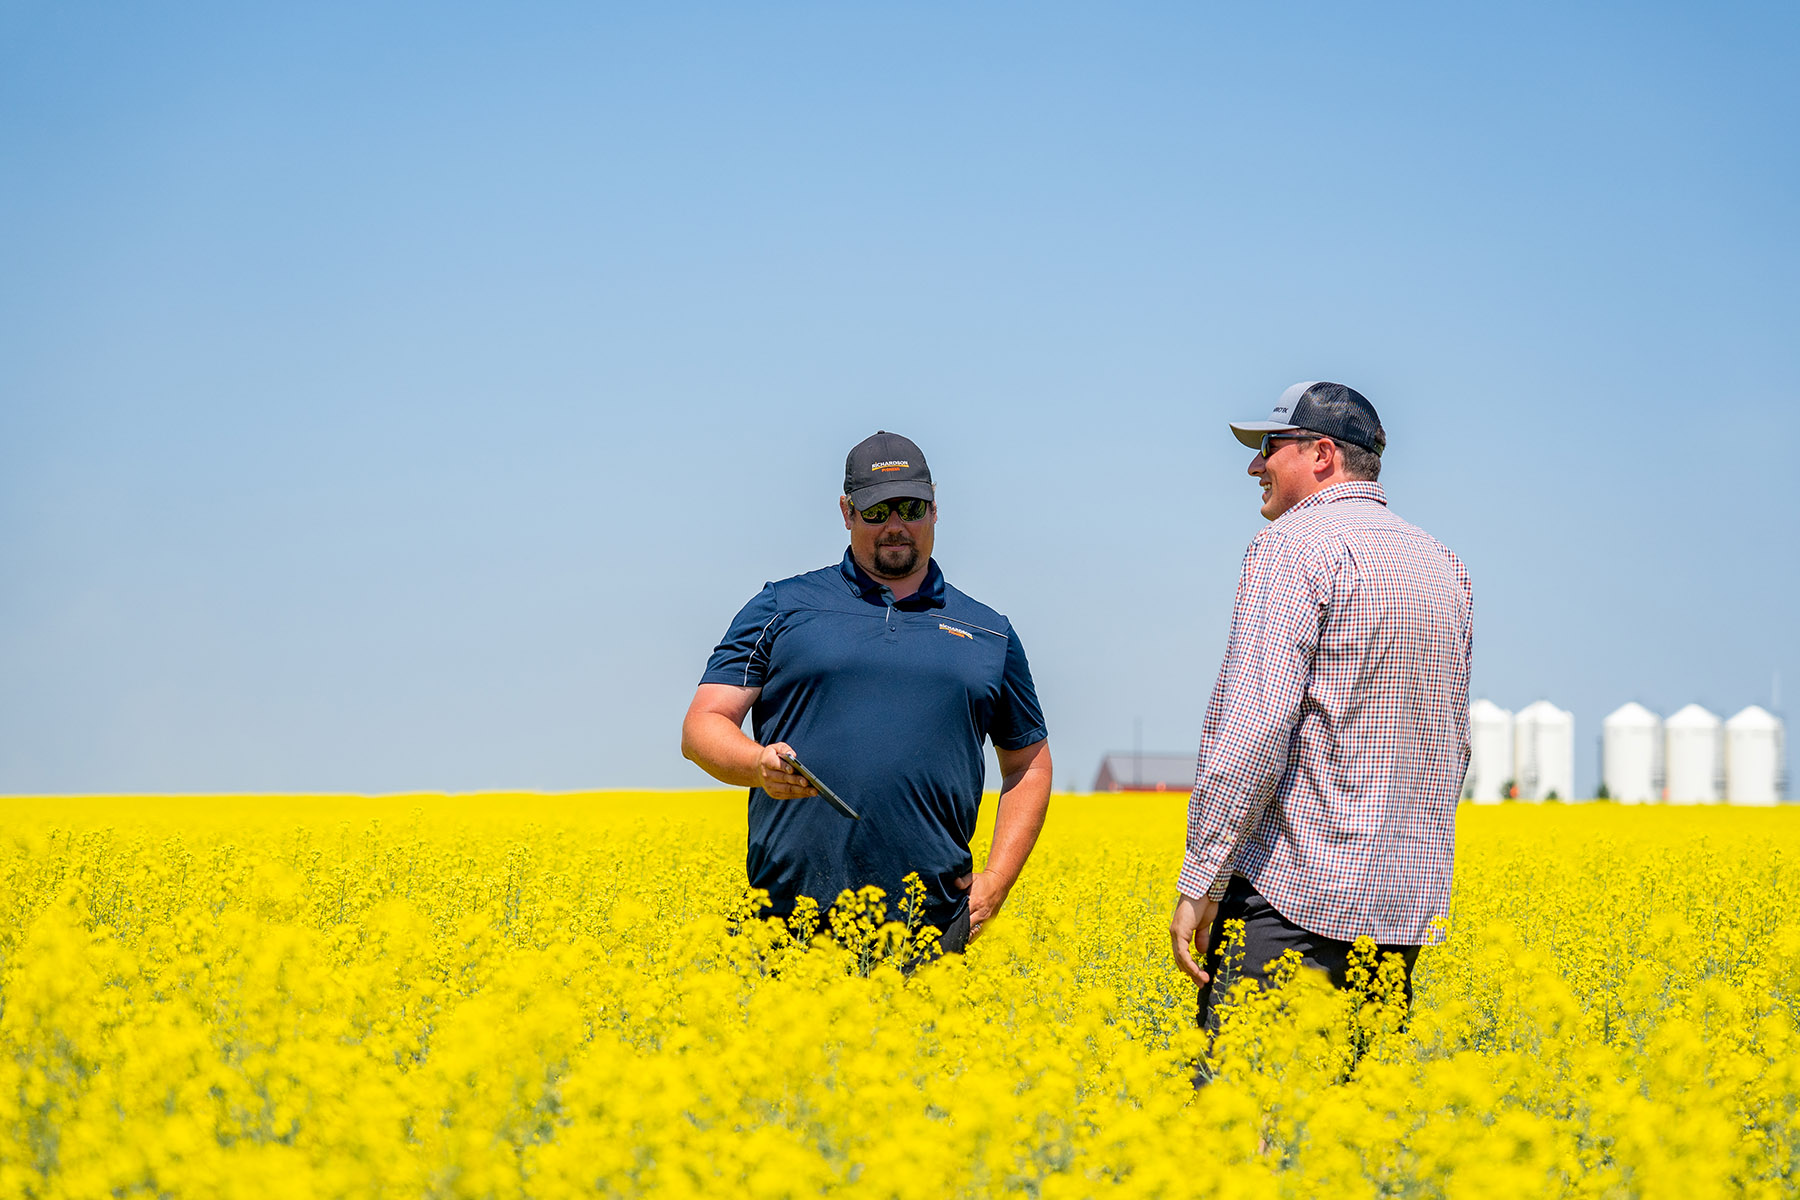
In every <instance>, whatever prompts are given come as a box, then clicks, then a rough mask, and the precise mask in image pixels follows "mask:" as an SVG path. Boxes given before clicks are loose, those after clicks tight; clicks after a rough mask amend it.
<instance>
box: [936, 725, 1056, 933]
mask: <svg viewBox="0 0 1800 1200" xmlns="http://www.w3.org/2000/svg"><path fill="white" fill-rule="evenodd" d="M994 754H995V756H996V757H997V758H999V760H1000V775H1001V780H1000V806H999V810H998V811H997V812H996V813H995V814H994V841H993V845H992V846H991V847H990V848H989V849H988V860H987V870H985V871H978V872H976V873H975V874H974V875H965V876H963V877H962V878H961V879H959V880H957V881H956V882H957V884H958V885H959V886H961V887H965V888H967V889H968V890H969V940H970V941H974V940H975V936H976V933H977V931H978V930H980V928H981V926H982V925H983V924H985V923H986V922H987V921H989V920H991V919H993V917H994V914H996V913H998V912H999V911H1000V906H1001V905H1002V904H1005V903H1006V896H1007V893H1008V892H1011V891H1012V886H1013V884H1014V883H1016V882H1018V879H1019V872H1020V871H1023V870H1024V869H1025V860H1026V859H1027V858H1030V857H1031V848H1032V847H1033V846H1035V845H1036V844H1037V839H1038V834H1039V832H1041V831H1042V830H1043V828H1044V816H1045V814H1046V813H1048V812H1049V811H1050V781H1051V765H1050V739H1048V738H1043V739H1041V740H1039V741H1035V742H1033V743H1032V744H1031V745H1029V746H1022V747H1020V748H1019V749H1017V750H1001V749H999V748H996V749H995V750H994Z"/></svg>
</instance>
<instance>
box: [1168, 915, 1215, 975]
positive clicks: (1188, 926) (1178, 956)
mask: <svg viewBox="0 0 1800 1200" xmlns="http://www.w3.org/2000/svg"><path fill="white" fill-rule="evenodd" d="M1218 915H1219V902H1218V901H1217V900H1211V899H1207V898H1205V897H1199V898H1196V897H1193V896H1177V897H1175V915H1174V916H1173V917H1170V918H1169V941H1170V942H1171V943H1172V944H1173V945H1174V947H1175V965H1176V966H1178V967H1180V968H1181V969H1182V970H1183V971H1185V972H1187V975H1188V978H1190V979H1192V980H1193V981H1194V982H1195V983H1199V984H1204V983H1205V982H1206V981H1207V980H1208V979H1210V978H1211V976H1209V975H1208V974H1207V973H1206V968H1205V967H1202V966H1201V965H1200V964H1201V963H1203V962H1205V961H1206V952H1207V950H1208V949H1210V948H1211V945H1212V926H1213V918H1214V917H1216V916H1218Z"/></svg>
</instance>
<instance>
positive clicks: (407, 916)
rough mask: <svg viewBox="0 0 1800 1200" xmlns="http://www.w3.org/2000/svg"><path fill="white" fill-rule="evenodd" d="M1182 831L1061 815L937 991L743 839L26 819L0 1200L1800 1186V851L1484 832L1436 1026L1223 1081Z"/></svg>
mask: <svg viewBox="0 0 1800 1200" xmlns="http://www.w3.org/2000/svg"><path fill="white" fill-rule="evenodd" d="M1184 806H1185V797H1183V796H1166V795H1165V796H1154V795H1152V796H1133V797H1115V796H1102V797H1057V798H1056V799H1055V800H1054V801H1053V803H1052V806H1051V813H1050V822H1049V825H1048V827H1047V829H1046V832H1045V834H1044V837H1043V840H1042V842H1041V843H1040V845H1039V848H1038V850H1037V852H1036V853H1035V854H1034V855H1033V857H1032V859H1031V862H1030V864H1029V866H1028V868H1027V870H1026V873H1025V876H1024V878H1023V879H1022V880H1021V882H1020V883H1019V885H1018V887H1017V888H1015V890H1014V891H1013V894H1012V896H1011V898H1010V900H1009V901H1008V904H1007V906H1006V910H1005V912H1004V913H1003V914H1002V915H1001V917H1000V918H998V919H997V920H995V921H994V922H992V923H991V924H990V925H989V927H988V928H987V930H986V931H985V932H984V934H983V936H982V937H981V938H980V940H979V941H977V942H976V943H975V945H974V946H973V947H972V948H971V950H970V952H969V953H968V955H967V956H966V957H956V956H949V957H945V958H943V959H941V960H938V961H932V962H927V961H925V960H928V959H929V958H930V957H931V950H932V940H933V934H932V931H930V930H928V929H921V928H918V927H916V925H914V926H912V927H909V924H908V921H907V916H908V898H907V897H906V896H894V897H887V896H880V895H878V894H875V893H873V892H868V891H866V892H864V893H862V894H860V895H848V894H847V895H845V896H843V897H820V898H818V899H819V908H817V909H803V911H801V912H798V913H796V916H795V919H794V921H792V922H790V923H788V924H783V923H781V922H775V921H771V920H768V919H766V918H763V917H760V916H758V914H757V913H756V912H755V902H754V898H749V899H747V898H746V897H745V896H744V894H743V889H742V879H743V874H742V855H743V842H744V832H743V823H744V815H743V813H744V810H743V798H742V795H741V793H718V792H711V793H699V794H673V793H660V792H659V793H621V792H613V793H598V794H591V795H558V796H512V795H483V796H456V797H444V796H417V797H390V798H382V799H361V798H346V797H294V796H283V797H252V796H246V797H207V798H198V797H196V798H181V797H175V798H170V797H110V798H106V797H96V798H84V799H75V800H71V799H68V798H56V799H54V800H51V799H36V800H23V799H13V800H6V801H0V810H3V811H4V819H5V824H4V827H3V828H4V834H5V836H4V838H3V839H0V879H3V880H4V893H3V895H4V899H3V900H0V1128H3V1131H4V1132H3V1136H0V1196H7V1197H15V1196H17V1197H34V1198H35V1197H71V1198H74V1197H79V1198H82V1200H87V1198H90V1197H102V1196H171V1197H182V1196H204V1197H213V1196H256V1197H334V1196H359V1197H360V1196H374V1195H382V1196H409V1197H410V1196H443V1197H452V1196H455V1197H463V1196H468V1197H482V1196H495V1197H511V1196H530V1197H546V1198H549V1197H563V1196H569V1197H574V1196H640V1195H646V1196H702V1195H704V1196H720V1195H743V1196H753V1197H781V1196H794V1197H798V1196H823V1195H844V1196H869V1197H914V1196H917V1197H934V1198H935V1197H944V1196H988V1195H1026V1196H1037V1197H1064V1196H1067V1197H1078V1196H1100V1195H1118V1196H1146V1197H1149V1196H1156V1197H1184V1196H1196V1197H1198V1196H1205V1197H1236V1196H1246V1197H1290V1196H1294V1197H1297V1196H1313V1195H1331V1196H1457V1197H1471V1196H1473V1197H1480V1196H1496V1197H1518V1196H1619V1197H1624V1196H1644V1197H1658V1196H1671V1197H1672V1196H1677V1195H1679V1196H1682V1197H1692V1196H1701V1197H1706V1196H1789V1195H1793V1194H1795V1191H1796V1189H1797V1188H1800V1162H1797V1159H1796V1155H1797V1153H1800V1116H1797V1111H1796V1110H1797V1108H1800V1015H1797V1014H1800V1007H1797V1005H1800V921H1796V920H1795V919H1794V918H1793V916H1792V915H1791V914H1792V913H1793V912H1794V911H1795V907H1796V905H1795V902H1796V900H1800V877H1797V875H1796V871H1795V865H1794V859H1795V855H1794V848H1795V845H1796V842H1797V840H1800V813H1796V812H1794V811H1790V810H1785V809H1777V810H1769V811H1746V810H1726V809H1670V808H1660V807H1657V808H1623V807H1618V806H1613V805H1590V806H1544V807H1526V806H1519V805H1507V806H1500V807H1495V808H1470V807H1467V806H1465V807H1464V808H1463V810H1462V811H1461V813H1460V814H1459V818H1458V846H1459V849H1458V862H1457V877H1456V885H1455V892H1454V900H1453V907H1452V912H1451V916H1450V920H1449V923H1448V940H1447V941H1446V943H1445V944H1444V945H1443V946H1441V947H1436V948H1430V949H1427V950H1426V951H1425V952H1424V954H1423V955H1422V956H1421V958H1420V960H1419V966H1418V970H1417V973H1416V975H1415V979H1414V983H1415V991H1416V995H1415V999H1414V1003H1413V1006H1412V1010H1411V1012H1410V1014H1409V1013H1407V1012H1406V1011H1405V1009H1404V1005H1403V1002H1402V1000H1401V995H1400V988H1399V981H1398V979H1397V977H1396V976H1395V975H1394V973H1393V969H1392V964H1382V963H1380V962H1376V961H1373V959H1372V958H1371V959H1365V960H1364V961H1363V963H1362V967H1361V969H1360V970H1359V971H1358V972H1356V973H1355V974H1356V976H1357V978H1356V983H1357V984H1358V986H1357V987H1355V988H1353V989H1352V990H1350V991H1348V992H1344V993H1337V992H1332V991H1329V990H1328V989H1325V988H1324V987H1322V986H1319V985H1317V984H1315V983H1314V982H1313V981H1312V979H1311V977H1309V976H1307V975H1304V974H1301V975H1299V976H1297V977H1295V978H1294V979H1292V981H1291V982H1289V983H1288V984H1287V985H1286V986H1284V987H1281V988H1279V989H1277V990H1274V991H1269V992H1258V991H1255V990H1254V989H1251V988H1248V987H1247V986H1242V985H1241V986H1240V989H1239V991H1240V994H1241V996H1242V999H1241V1001H1240V1003H1238V1004H1237V1005H1236V1006H1235V1007H1234V1008H1232V1009H1231V1011H1230V1013H1229V1015H1228V1017H1227V1019H1226V1021H1225V1023H1224V1026H1223V1028H1222V1030H1221V1032H1220V1034H1219V1037H1218V1038H1217V1040H1216V1041H1215V1042H1214V1043H1212V1044H1211V1045H1208V1044H1207V1043H1205V1042H1204V1041H1203V1039H1202V1037H1201V1035H1200V1034H1199V1032H1198V1031H1197V1030H1195V1028H1194V1022H1193V1006H1194V988H1193V986H1192V985H1191V983H1189V982H1187V981H1186V980H1185V979H1184V978H1182V977H1181V976H1179V974H1178V973H1177V972H1176V971H1175V969H1174V968H1173V966H1172V964H1171V961H1170V956H1169V944H1168V933H1167V927H1168V917H1169V908H1170V903H1171V899H1172V888H1173V879H1174V872H1175V869H1176V867H1177V865H1178V863H1179V856H1180V841H1181V831H1182V821H1183V809H1184ZM985 812H986V816H987V819H988V820H990V821H991V815H992V814H991V799H990V805H989V807H988V809H987V810H985ZM984 836H985V834H984ZM980 854H981V847H980V845H979V844H978V846H977V860H978V861H979V859H980ZM834 906H835V914H834V919H833V920H831V921H830V922H829V923H827V922H826V921H825V920H824V919H823V918H824V916H825V913H826V912H827V911H829V910H832V909H833V908H834ZM1196 1073H1198V1074H1200V1075H1201V1076H1203V1077H1205V1078H1208V1079H1209V1080H1210V1082H1208V1083H1207V1084H1206V1085H1205V1086H1204V1087H1202V1088H1200V1089H1198V1090H1196V1089H1195V1087H1194V1085H1193V1079H1194V1077H1195V1075H1196Z"/></svg>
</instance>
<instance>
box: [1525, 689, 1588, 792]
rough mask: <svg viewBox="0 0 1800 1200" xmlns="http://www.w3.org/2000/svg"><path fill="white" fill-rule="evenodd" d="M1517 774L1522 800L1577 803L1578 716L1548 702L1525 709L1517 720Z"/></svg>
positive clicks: (1537, 702)
mask: <svg viewBox="0 0 1800 1200" xmlns="http://www.w3.org/2000/svg"><path fill="white" fill-rule="evenodd" d="M1513 774H1514V776H1516V777H1517V779H1518V783H1519V799H1521V800H1548V799H1550V798H1552V797H1555V798H1556V799H1558V800H1570V799H1573V798H1574V796H1575V714H1574V713H1572V712H1568V711H1567V710H1565V709H1560V708H1558V707H1556V705H1554V704H1552V703H1550V702H1549V701H1548V700H1537V701H1534V702H1532V703H1530V704H1527V705H1526V706H1525V707H1524V708H1521V709H1520V710H1519V711H1518V714H1517V715H1516V716H1514V717H1513Z"/></svg>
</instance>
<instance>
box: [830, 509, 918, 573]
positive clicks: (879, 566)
mask: <svg viewBox="0 0 1800 1200" xmlns="http://www.w3.org/2000/svg"><path fill="white" fill-rule="evenodd" d="M902 503H904V501H903V500H894V501H890V502H889V503H888V508H889V512H888V515H887V520H885V521H882V522H880V523H879V524H870V523H869V522H868V521H865V520H863V518H862V514H861V513H860V512H858V511H857V510H856V509H854V508H852V507H850V501H849V499H848V498H840V499H839V500H838V507H839V509H841V510H842V512H843V514H844V528H846V529H848V530H849V531H850V555H851V557H852V558H854V559H855V560H856V565H857V566H859V567H861V568H862V569H863V570H865V571H867V572H868V573H869V574H871V575H873V576H874V577H875V578H877V579H905V578H906V577H907V576H908V575H911V574H912V573H913V572H915V571H918V570H920V569H922V568H923V567H924V566H925V564H926V563H927V562H929V561H930V559H931V542H932V536H933V534H934V532H935V527H936V525H937V505H936V504H932V503H930V502H929V501H927V502H926V508H925V514H924V515H923V516H922V517H920V518H919V519H918V520H916V521H905V520H902V519H901V516H900V512H899V507H898V506H899V505H900V504H902ZM871 507H874V506H873V505H871Z"/></svg>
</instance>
